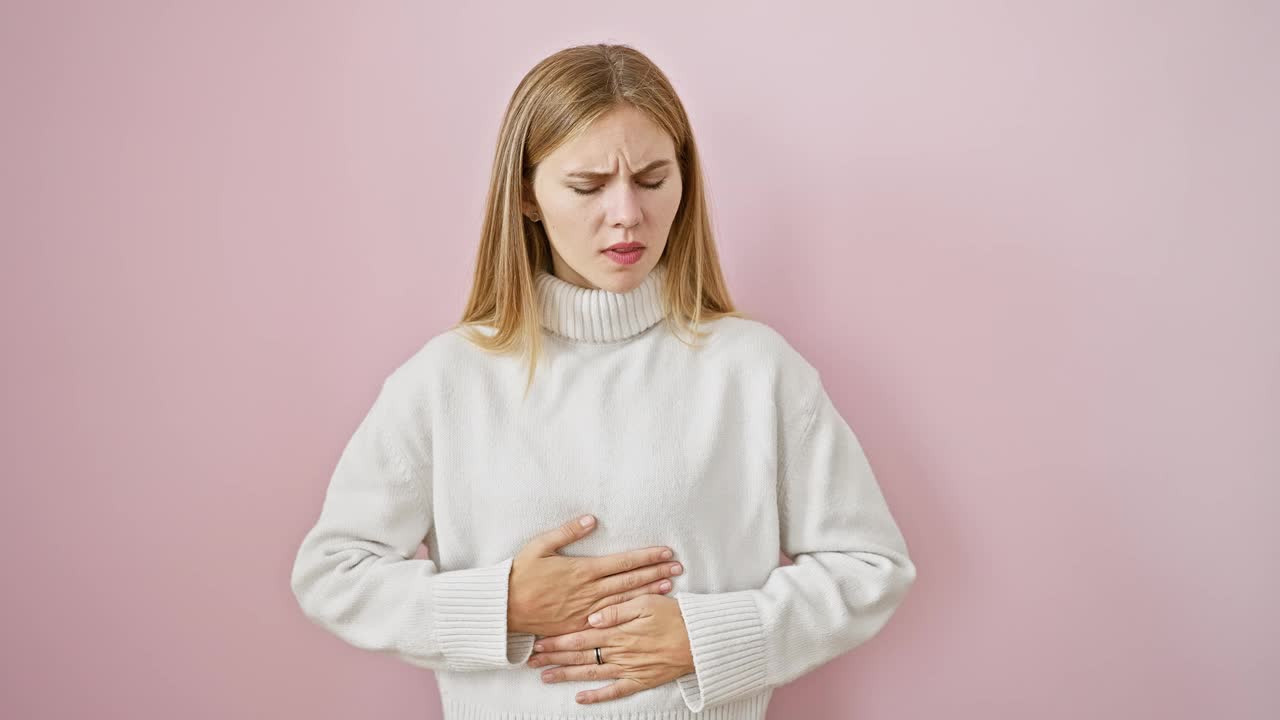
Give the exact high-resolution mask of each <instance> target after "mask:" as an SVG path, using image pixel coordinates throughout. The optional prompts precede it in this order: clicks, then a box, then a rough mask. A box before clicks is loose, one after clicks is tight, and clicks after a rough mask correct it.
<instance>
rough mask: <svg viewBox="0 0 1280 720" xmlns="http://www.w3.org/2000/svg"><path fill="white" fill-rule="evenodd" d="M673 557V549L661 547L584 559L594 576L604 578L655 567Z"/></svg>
mask: <svg viewBox="0 0 1280 720" xmlns="http://www.w3.org/2000/svg"><path fill="white" fill-rule="evenodd" d="M672 555H673V553H672V550H671V548H669V547H664V546H659V547H651V548H645V549H644V550H628V551H627V552H621V553H615V554H613V555H605V556H604V557H593V558H584V559H585V560H586V561H587V569H589V570H591V571H592V576H593V577H596V578H603V577H608V576H610V575H617V574H618V573H622V572H627V571H628V570H635V569H636V568H641V567H644V566H645V565H655V564H657V563H660V562H663V561H664V560H670V559H671V557H672Z"/></svg>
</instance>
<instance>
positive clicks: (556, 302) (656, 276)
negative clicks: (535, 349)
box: [534, 263, 667, 343]
mask: <svg viewBox="0 0 1280 720" xmlns="http://www.w3.org/2000/svg"><path fill="white" fill-rule="evenodd" d="M666 273H667V268H666V265H665V263H659V264H658V265H655V266H654V268H653V269H652V270H650V271H649V274H648V275H646V276H645V278H644V280H642V281H641V282H640V284H639V285H637V286H636V287H634V288H632V289H631V290H630V291H628V292H625V293H613V292H609V291H608V290H601V289H598V288H596V289H590V288H582V287H578V286H577V285H574V284H573V283H571V282H568V281H566V280H561V279H560V278H558V277H556V276H555V275H552V274H551V273H549V272H547V271H545V270H543V269H541V268H538V270H537V272H536V273H535V277H534V292H535V294H536V295H537V298H538V306H539V309H540V314H541V319H542V326H543V327H544V328H546V329H547V330H550V331H551V332H553V333H556V334H557V335H560V336H562V337H565V338H568V339H570V340H574V341H577V342H586V343H608V342H616V341H618V340H626V339H627V338H630V337H633V336H635V335H639V334H640V333H642V332H644V331H645V330H647V329H649V328H650V327H652V326H653V325H654V324H655V323H657V322H658V321H659V320H661V319H662V318H663V316H664V315H665V314H666V312H665V310H664V307H663V300H662V290H663V282H664V280H665V279H666Z"/></svg>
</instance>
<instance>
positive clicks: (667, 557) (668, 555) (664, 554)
mask: <svg viewBox="0 0 1280 720" xmlns="http://www.w3.org/2000/svg"><path fill="white" fill-rule="evenodd" d="M662 559H663V560H670V559H671V551H670V550H663V551H662Z"/></svg>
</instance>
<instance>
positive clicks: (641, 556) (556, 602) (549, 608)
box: [507, 515, 680, 637]
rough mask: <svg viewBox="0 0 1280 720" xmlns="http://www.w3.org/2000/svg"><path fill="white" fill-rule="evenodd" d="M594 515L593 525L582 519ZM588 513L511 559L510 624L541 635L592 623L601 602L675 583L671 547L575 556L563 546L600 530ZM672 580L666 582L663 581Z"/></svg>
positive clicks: (510, 627)
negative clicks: (565, 550) (568, 552)
mask: <svg viewBox="0 0 1280 720" xmlns="http://www.w3.org/2000/svg"><path fill="white" fill-rule="evenodd" d="M584 519H589V520H590V522H589V524H588V525H585V526H584V525H582V524H581V522H580V520H584ZM595 528H596V522H595V518H593V517H591V516H590V515H584V516H583V517H582V518H577V519H574V520H570V521H569V522H567V523H565V524H564V525H561V526H560V527H558V528H556V529H554V530H551V531H548V532H546V533H543V534H542V535H539V536H537V537H535V538H534V539H533V540H531V541H529V543H528V544H526V545H525V546H524V547H523V548H521V549H520V552H519V553H518V554H516V556H515V558H514V559H513V561H512V563H511V577H510V578H509V581H508V589H507V630H508V631H509V632H528V633H533V634H535V635H538V636H540V637H550V636H552V635H563V634H566V633H571V632H577V631H578V630H585V629H587V628H589V627H591V625H590V624H588V623H587V616H588V615H590V614H591V613H593V612H595V611H596V610H599V609H601V608H605V607H608V606H610V605H615V604H617V603H620V602H623V601H626V600H630V599H631V598H633V597H637V596H639V595H645V594H659V593H664V592H667V591H668V590H670V589H671V582H670V581H669V580H668V578H670V577H671V576H673V575H678V574H679V571H675V570H674V569H675V568H679V567H680V564H679V563H676V562H673V561H672V560H671V558H672V557H673V553H672V551H671V548H667V547H652V548H647V549H644V550H630V551H627V552H621V553H617V554H614V555H606V556H604V557H569V556H565V555H561V554H560V553H559V552H558V551H559V549H560V548H562V547H564V546H565V545H568V544H570V543H573V542H575V541H577V540H581V539H582V538H584V537H586V536H587V535H588V534H590V533H591V531H592V530H595ZM663 583H666V587H663Z"/></svg>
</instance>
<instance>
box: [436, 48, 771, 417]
mask: <svg viewBox="0 0 1280 720" xmlns="http://www.w3.org/2000/svg"><path fill="white" fill-rule="evenodd" d="M624 103H625V104H629V105H631V106H633V107H635V108H636V109H638V110H640V111H641V112H643V113H644V114H645V115H646V116H648V117H649V119H651V120H652V121H653V122H654V123H655V124H657V125H658V126H659V127H661V128H662V129H663V130H665V131H666V132H667V134H668V135H670V136H671V138H672V140H673V141H674V144H675V148H676V160H677V164H678V165H679V167H680V178H681V183H682V186H683V188H682V196H681V198H680V205H679V208H678V209H677V210H676V214H675V218H674V220H673V221H672V224H671V230H670V234H669V235H668V237H667V244H666V247H665V249H664V250H663V255H662V257H661V258H660V259H659V262H660V263H665V265H666V269H667V283H666V290H665V293H664V294H663V303H664V306H665V308H666V309H667V310H668V312H667V315H666V317H665V318H664V319H663V321H662V322H664V323H666V324H667V327H668V328H669V329H670V330H671V331H672V332H673V333H674V334H675V335H676V336H677V337H679V332H677V331H678V330H680V329H682V328H683V329H685V330H688V331H689V333H690V334H691V335H693V336H695V337H698V338H701V337H705V335H706V333H703V332H701V331H699V329H698V327H699V324H700V323H701V322H703V321H710V320H714V319H717V318H720V317H725V316H733V317H746V315H745V314H744V313H742V312H740V311H738V310H736V309H735V308H734V307H733V302H732V300H731V299H730V298H729V291H728V288H727V287H726V286H725V281H724V276H723V274H722V272H721V270H720V259H719V255H718V254H717V252H716V247H715V241H714V239H713V237H712V233H711V223H710V217H709V214H708V211H707V200H706V194H705V182H704V181H703V177H702V167H701V164H700V161H699V158H698V150H697V145H696V144H695V143H694V140H693V129H692V128H691V127H690V124H689V117H688V115H687V114H686V113H685V109H684V105H683V104H682V103H681V102H680V98H679V97H678V96H677V95H676V92H675V89H674V88H673V87H672V86H671V83H670V82H669V81H668V80H667V77H666V75H664V74H663V73H662V71H661V70H659V69H658V67H657V66H656V65H654V64H653V62H652V61H650V60H649V58H648V57H646V56H645V55H644V54H642V53H640V52H639V51H638V50H635V49H633V48H631V47H629V46H627V45H608V44H603V43H602V44H594V45H580V46H577V47H571V48H567V49H564V50H561V51H559V52H557V53H555V54H553V55H551V56H549V57H547V58H545V59H544V60H542V61H541V62H539V63H538V64H537V65H536V66H534V68H533V69H532V70H530V71H529V72H528V73H527V74H526V75H525V76H524V78H523V79H522V80H521V81H520V84H519V85H518V86H517V87H516V89H515V91H514V92H513V93H512V95H511V100H510V101H509V103H508V105H507V110H506V113H505V115H504V117H503V120H502V126H501V129H500V131H499V133H498V144H497V148H496V150H495V153H494V159H493V172H492V175H491V177H490V181H489V195H488V199H487V201H486V202H485V210H484V224H483V227H482V229H481V231H480V247H479V251H478V254H477V257H476V266H475V275H474V280H473V283H472V286H471V295H470V297H469V299H468V300H467V306H466V309H465V310H464V311H463V314H462V320H461V321H460V322H458V323H457V324H455V325H454V327H455V328H468V327H472V326H488V327H489V328H492V329H493V331H494V332H492V334H490V333H488V332H480V333H477V332H464V335H465V336H466V337H468V339H469V340H471V342H473V343H475V344H476V345H478V346H479V347H481V348H482V349H484V350H486V351H489V352H496V353H509V352H513V351H518V350H520V349H521V348H523V349H526V350H527V354H528V359H529V375H528V383H527V384H526V386H525V391H526V393H527V392H528V389H529V386H530V385H532V383H533V378H534V371H535V369H536V367H537V362H538V356H539V354H540V353H541V348H542V343H541V323H540V316H539V309H538V307H537V304H536V303H537V296H536V293H535V288H534V280H535V274H536V269H537V268H542V269H543V270H545V271H546V272H551V268H552V265H551V259H552V256H551V247H550V241H549V240H548V239H547V235H546V231H545V230H544V229H543V226H542V225H541V224H539V223H535V222H533V221H531V220H529V219H528V218H526V217H525V216H524V214H523V212H522V211H521V207H522V203H521V201H522V200H523V199H524V192H525V186H526V182H529V181H531V179H532V177H533V171H534V168H535V167H536V166H537V164H538V163H539V162H541V161H542V159H543V158H545V157H546V156H547V155H549V154H550V153H551V152H552V151H554V150H555V149H556V148H557V147H558V146H559V145H560V144H561V143H563V142H564V141H566V140H567V139H569V138H571V137H572V136H574V135H575V134H576V133H578V132H581V131H582V130H584V129H586V128H587V126H589V125H590V124H591V123H592V122H594V121H595V120H596V119H597V118H599V117H600V116H601V115H604V114H605V113H607V112H609V111H610V110H612V109H614V108H616V107H618V106H620V105H622V104H624ZM682 341H683V339H682ZM686 344H689V343H687V342H686Z"/></svg>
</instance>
